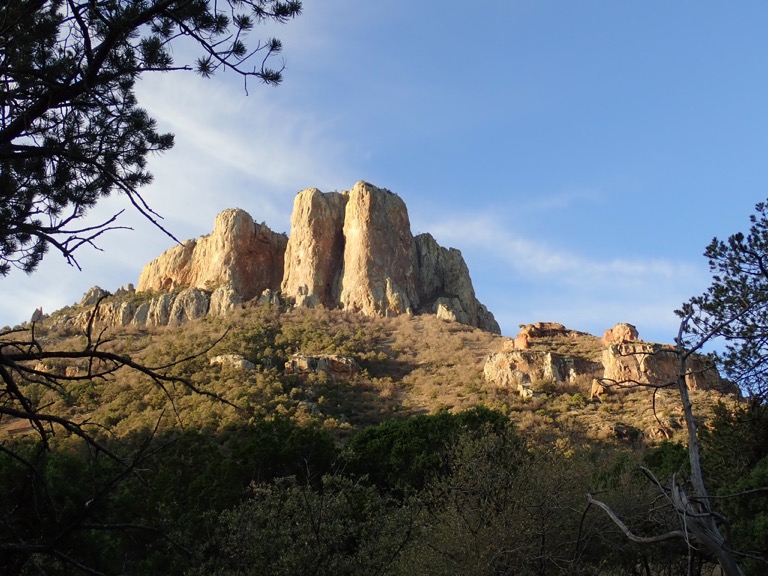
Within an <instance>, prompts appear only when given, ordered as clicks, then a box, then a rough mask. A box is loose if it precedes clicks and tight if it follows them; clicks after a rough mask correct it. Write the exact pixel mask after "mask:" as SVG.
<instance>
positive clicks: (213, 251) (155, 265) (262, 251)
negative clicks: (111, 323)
mask: <svg viewBox="0 0 768 576" xmlns="http://www.w3.org/2000/svg"><path fill="white" fill-rule="evenodd" d="M287 242H288V238H287V237H286V236H285V234H277V233H275V232H272V231H271V230H270V229H269V228H268V227H267V226H266V225H264V224H257V223H255V222H254V221H253V219H252V218H251V217H250V216H249V215H248V213H247V212H245V211H243V210H239V209H230V210H224V211H223V212H222V213H221V214H219V215H218V216H217V217H216V221H215V223H214V228H213V233H212V234H211V235H209V236H203V237H202V238H200V239H198V240H190V241H188V242H186V243H185V244H183V245H181V246H174V247H173V248H171V249H170V250H167V251H166V252H164V253H163V254H161V255H160V256H159V257H158V258H156V259H155V260H153V261H152V262H150V263H149V264H147V265H146V266H145V267H144V269H143V270H142V271H141V276H140V277H139V283H138V287H137V291H138V292H145V291H149V290H157V291H162V292H168V291H171V290H173V289H175V288H178V287H190V288H201V289H206V290H212V289H214V288H215V287H217V286H219V285H221V284H231V285H232V287H233V289H234V290H235V291H236V292H237V293H238V294H239V295H240V296H241V297H242V298H243V300H250V299H251V298H253V297H254V296H257V295H259V294H261V293H262V292H263V291H264V290H265V289H266V288H272V289H277V288H279V286H280V281H281V280H282V277H283V261H284V257H285V247H286V244H287Z"/></svg>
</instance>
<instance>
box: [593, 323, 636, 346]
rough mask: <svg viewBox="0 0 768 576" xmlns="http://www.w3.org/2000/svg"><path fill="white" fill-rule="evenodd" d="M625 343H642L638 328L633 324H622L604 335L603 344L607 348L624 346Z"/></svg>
mask: <svg viewBox="0 0 768 576" xmlns="http://www.w3.org/2000/svg"><path fill="white" fill-rule="evenodd" d="M624 342H642V340H640V338H639V337H638V333H637V328H635V327H634V326H633V325H632V324H627V323H626V322H620V323H618V324H616V326H614V327H613V328H609V329H608V330H606V331H605V332H604V333H603V344H605V345H606V346H610V345H611V344H623V343H624Z"/></svg>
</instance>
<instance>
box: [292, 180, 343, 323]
mask: <svg viewBox="0 0 768 576" xmlns="http://www.w3.org/2000/svg"><path fill="white" fill-rule="evenodd" d="M348 198H349V196H348V195H347V194H340V193H338V192H328V193H323V192H320V190H318V189H317V188H309V189H307V190H302V191H301V192H299V193H298V195H297V196H296V199H295V200H294V203H293V213H292V215H291V233H290V236H289V238H288V247H287V249H286V251H285V274H284V276H283V282H282V292H283V295H284V296H285V297H286V298H290V299H293V301H294V302H295V303H296V305H297V306H310V307H311V306H317V305H323V306H325V307H327V308H336V307H337V306H338V303H339V295H340V292H341V273H342V269H343V263H344V232H343V229H344V209H345V207H346V204H347V199H348Z"/></svg>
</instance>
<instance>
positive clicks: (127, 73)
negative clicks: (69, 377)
mask: <svg viewBox="0 0 768 576" xmlns="http://www.w3.org/2000/svg"><path fill="white" fill-rule="evenodd" d="M300 11H301V2H298V1H293V0H288V1H282V0H226V1H225V2H209V1H208V0H16V1H14V2H3V3H2V5H0V77H1V78H2V80H1V81H0V275H7V274H8V273H9V272H10V270H11V268H12V267H13V266H15V267H18V268H20V269H21V270H24V271H25V272H31V271H33V270H34V269H35V268H36V267H37V265H38V264H39V263H40V261H41V259H42V258H43V255H44V254H45V253H46V251H47V250H48V248H49V247H51V246H52V247H54V248H55V249H56V250H58V251H59V252H60V253H61V254H62V255H63V256H64V257H65V258H66V259H67V260H68V261H69V262H70V263H71V264H73V265H77V261H76V260H75V256H74V252H75V250H76V249H77V248H78V247H80V246H82V245H83V244H93V242H94V240H95V239H96V238H97V237H98V236H99V235H100V234H102V233H103V232H105V231H106V230H109V229H111V228H114V227H115V219H116V216H114V217H112V218H110V219H108V220H107V221H105V222H101V223H99V224H92V225H83V223H82V221H81V219H82V218H83V216H84V215H85V214H86V212H87V211H88V210H89V209H90V208H92V207H93V206H95V205H96V203H97V202H98V200H99V199H100V198H103V197H105V196H107V195H109V194H110V193H112V192H121V193H124V194H125V195H126V196H127V197H128V198H129V199H130V202H131V203H132V204H133V205H134V206H135V207H136V209H138V210H139V211H140V212H141V213H142V214H143V215H144V216H146V217H147V218H149V219H150V220H152V221H153V222H155V223H156V224H157V219H156V214H154V212H153V211H152V210H151V208H150V207H149V205H148V204H147V203H146V202H145V201H144V199H143V198H142V196H141V195H140V193H139V189H140V188H141V187H142V186H144V185H146V184H148V183H149V182H150V181H151V180H152V175H151V174H150V173H149V171H148V170H147V157H148V156H149V155H150V154H151V153H161V152H165V151H167V150H168V149H170V148H171V147H172V146H173V135H172V134H167V133H161V132H160V131H158V128H157V125H156V123H155V121H154V120H153V119H152V118H151V117H150V116H149V115H148V114H147V112H146V111H145V110H143V109H142V108H141V107H140V106H139V103H138V101H137V99H136V95H135V92H134V86H135V82H136V80H137V79H138V78H139V77H140V76H141V75H142V74H144V73H146V72H170V71H179V70H194V71H196V72H197V73H198V74H200V75H202V76H204V77H208V76H211V75H212V74H213V73H215V72H216V71H217V70H221V69H227V70H230V71H233V72H235V73H237V74H239V75H241V76H242V77H243V78H244V81H246V82H247V80H248V79H250V78H253V79H256V80H257V81H260V82H263V83H266V84H278V83H279V82H280V81H281V79H282V70H283V67H284V65H283V64H282V63H280V64H279V65H277V66H273V65H272V61H273V57H274V56H275V55H276V54H278V53H279V52H280V51H281V48H282V45H281V43H280V41H279V40H278V39H276V38H268V39H266V40H258V41H256V43H255V44H253V43H251V45H250V46H249V45H248V44H247V43H246V40H247V36H248V33H249V32H250V31H251V30H252V29H253V28H254V26H255V25H256V24H257V23H260V22H267V21H272V22H279V23H283V22H286V21H288V20H289V19H291V18H293V17H295V16H296V15H298V14H299V13H300ZM183 41H186V42H191V44H192V45H193V46H194V47H196V49H197V51H198V54H199V56H198V57H197V59H196V60H195V61H194V62H182V63H177V62H175V61H174V58H173V52H172V47H173V46H175V45H178V44H179V42H183ZM158 225H159V224H158Z"/></svg>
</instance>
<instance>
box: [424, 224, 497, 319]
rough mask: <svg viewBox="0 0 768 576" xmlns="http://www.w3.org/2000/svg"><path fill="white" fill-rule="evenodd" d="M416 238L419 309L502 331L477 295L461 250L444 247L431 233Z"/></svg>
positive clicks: (440, 316)
mask: <svg viewBox="0 0 768 576" xmlns="http://www.w3.org/2000/svg"><path fill="white" fill-rule="evenodd" d="M414 241H415V244H416V254H417V256H418V265H419V284H418V290H419V300H420V302H421V308H420V310H419V311H420V312H427V313H432V314H437V316H438V317H439V318H445V319H449V320H453V321H455V322H461V323H462V324H469V325H470V326H476V327H478V328H482V329H483V330H486V331H488V332H493V333H495V334H500V333H501V328H500V327H499V324H498V323H497V322H496V319H495V318H494V317H493V314H491V313H490V312H488V310H487V309H486V308H485V307H484V306H483V305H482V304H480V302H479V301H478V300H477V298H476V297H475V289H474V288H473V286H472V279H471V278H470V277H469V269H468V268H467V264H466V263H465V262H464V258H463V257H462V255H461V252H460V251H458V250H456V249H455V248H443V247H442V246H440V245H439V244H438V243H437V242H436V241H435V239H434V238H433V237H432V235H431V234H419V235H418V236H416V238H415V239H414Z"/></svg>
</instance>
